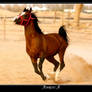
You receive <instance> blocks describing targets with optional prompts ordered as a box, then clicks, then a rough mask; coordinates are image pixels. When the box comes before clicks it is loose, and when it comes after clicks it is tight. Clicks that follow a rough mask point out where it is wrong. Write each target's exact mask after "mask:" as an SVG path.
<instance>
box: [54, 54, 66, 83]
mask: <svg viewBox="0 0 92 92" xmlns="http://www.w3.org/2000/svg"><path fill="white" fill-rule="evenodd" d="M59 58H60V67H59V70H57V71H56V74H55V81H56V82H57V81H58V76H59V73H60V71H61V70H63V68H64V67H65V63H64V52H63V53H62V52H59Z"/></svg>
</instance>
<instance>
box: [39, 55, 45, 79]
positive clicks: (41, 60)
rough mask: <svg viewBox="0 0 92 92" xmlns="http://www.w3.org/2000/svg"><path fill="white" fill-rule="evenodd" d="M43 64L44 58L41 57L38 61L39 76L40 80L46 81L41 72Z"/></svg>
mask: <svg viewBox="0 0 92 92" xmlns="http://www.w3.org/2000/svg"><path fill="white" fill-rule="evenodd" d="M43 62H44V58H43V57H42V58H40V61H39V70H40V75H41V77H42V79H43V80H46V77H45V76H44V74H43V71H42V65H43Z"/></svg>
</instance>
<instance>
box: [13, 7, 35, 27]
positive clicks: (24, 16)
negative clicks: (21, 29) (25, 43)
mask: <svg viewBox="0 0 92 92" xmlns="http://www.w3.org/2000/svg"><path fill="white" fill-rule="evenodd" d="M34 19H36V17H34V16H33V14H32V8H30V7H26V8H24V10H23V12H22V13H20V14H19V15H18V16H16V17H15V18H14V22H15V24H19V25H24V26H27V25H28V24H29V22H30V21H33V20H34Z"/></svg>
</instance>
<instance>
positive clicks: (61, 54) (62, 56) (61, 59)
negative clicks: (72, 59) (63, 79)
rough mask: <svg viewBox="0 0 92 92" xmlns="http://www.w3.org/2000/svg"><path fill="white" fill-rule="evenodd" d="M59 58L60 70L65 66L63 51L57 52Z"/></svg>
mask: <svg viewBox="0 0 92 92" xmlns="http://www.w3.org/2000/svg"><path fill="white" fill-rule="evenodd" d="M59 58H60V71H61V70H62V69H63V68H64V67H65V63H64V53H62V52H60V53H59Z"/></svg>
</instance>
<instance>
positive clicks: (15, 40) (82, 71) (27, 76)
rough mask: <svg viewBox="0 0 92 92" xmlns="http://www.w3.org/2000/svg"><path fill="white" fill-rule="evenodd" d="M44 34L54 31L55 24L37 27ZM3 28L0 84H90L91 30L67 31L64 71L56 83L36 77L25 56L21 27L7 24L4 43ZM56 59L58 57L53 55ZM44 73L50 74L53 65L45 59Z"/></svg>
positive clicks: (57, 24) (91, 61)
mask: <svg viewBox="0 0 92 92" xmlns="http://www.w3.org/2000/svg"><path fill="white" fill-rule="evenodd" d="M39 25H40V27H41V29H42V30H43V32H44V33H51V32H53V33H54V32H58V29H59V26H60V24H59V22H57V23H56V24H55V23H54V24H42V23H41V24H39ZM2 30H3V27H2V25H0V84H10V85H13V84H25V85H27V84H29V85H34V84H35V85H43V84H61V85H66V84H68V85H73V84H77V85H78V84H82V85H83V84H84V85H85V84H87V85H89V84H92V56H91V55H92V48H91V47H92V30H91V29H74V28H67V32H68V36H69V46H68V48H67V50H66V53H65V56H64V60H65V68H64V69H63V70H62V71H61V72H60V75H59V77H58V79H59V81H58V82H55V81H54V79H53V78H54V75H51V79H50V80H47V81H43V80H42V79H41V77H40V76H39V75H37V74H36V73H35V72H34V70H33V66H32V63H31V60H30V58H29V56H28V55H27V53H26V47H25V37H24V30H23V27H19V26H16V25H13V26H12V27H11V26H10V25H7V27H6V40H4V38H3V37H4V32H3V31H2ZM55 58H56V59H57V60H59V58H58V55H56V56H55ZM43 71H44V74H49V73H50V72H52V71H53V65H52V64H51V63H49V62H48V61H46V60H45V62H44V64H43Z"/></svg>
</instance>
